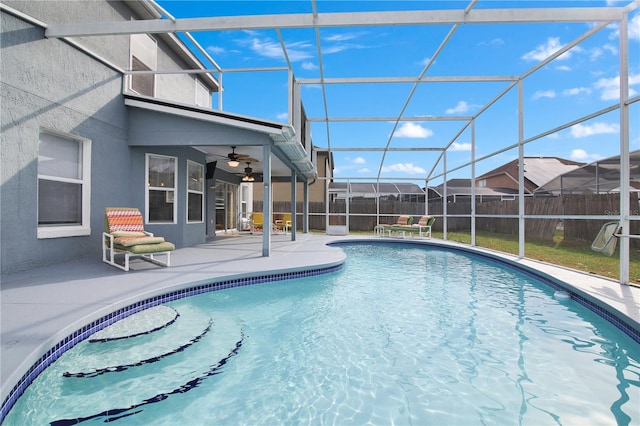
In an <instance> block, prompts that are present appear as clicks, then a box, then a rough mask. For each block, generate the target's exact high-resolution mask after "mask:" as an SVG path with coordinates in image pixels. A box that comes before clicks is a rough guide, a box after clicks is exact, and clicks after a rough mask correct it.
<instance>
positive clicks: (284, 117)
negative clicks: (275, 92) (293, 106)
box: [276, 112, 289, 121]
mask: <svg viewBox="0 0 640 426" xmlns="http://www.w3.org/2000/svg"><path fill="white" fill-rule="evenodd" d="M276 117H277V118H278V120H282V121H286V120H287V118H289V113H288V112H281V113H279V114H278V115H277V116H276Z"/></svg>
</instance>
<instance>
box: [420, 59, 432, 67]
mask: <svg viewBox="0 0 640 426" xmlns="http://www.w3.org/2000/svg"><path fill="white" fill-rule="evenodd" d="M429 61H431V58H424V59H423V60H422V62H420V65H422V66H423V67H426V66H427V64H428V63H429Z"/></svg>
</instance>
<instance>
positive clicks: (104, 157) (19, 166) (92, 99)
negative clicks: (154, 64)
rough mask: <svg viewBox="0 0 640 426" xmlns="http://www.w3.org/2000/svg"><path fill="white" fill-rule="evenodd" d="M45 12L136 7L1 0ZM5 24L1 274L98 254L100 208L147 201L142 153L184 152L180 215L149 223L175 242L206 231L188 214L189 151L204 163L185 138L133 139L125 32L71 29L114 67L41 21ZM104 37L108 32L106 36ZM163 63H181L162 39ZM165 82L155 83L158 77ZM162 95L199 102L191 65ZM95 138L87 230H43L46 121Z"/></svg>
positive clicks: (85, 18) (98, 12) (107, 16)
mask: <svg viewBox="0 0 640 426" xmlns="http://www.w3.org/2000/svg"><path fill="white" fill-rule="evenodd" d="M4 3H5V4H6V5H8V6H10V7H13V8H15V9H18V10H20V11H21V12H23V13H25V14H27V15H29V16H32V17H34V18H37V19H40V20H42V21H44V22H45V23H47V22H68V21H75V22H91V21H107V20H123V19H126V20H129V19H130V18H131V17H132V16H134V12H133V11H131V10H128V8H127V6H126V5H125V4H124V3H122V2H106V1H104V2H102V1H92V2H66V1H65V2H52V1H47V2H31V1H29V2H11V1H10V2H4ZM0 19H1V21H0V26H1V31H2V33H1V34H0V40H1V48H2V50H1V59H2V67H1V71H0V94H1V102H0V113H1V121H2V135H1V137H2V145H1V154H2V155H1V179H2V180H1V187H0V215H1V219H2V221H1V225H2V227H1V232H0V236H1V239H2V244H0V251H1V253H0V266H1V270H2V273H3V274H6V273H12V272H17V271H22V270H28V269H32V268H36V267H40V266H45V265H48V264H54V263H60V262H64V261H68V260H71V259H75V258H79V257H84V256H91V257H99V256H100V252H101V233H102V231H103V228H104V208H105V207H108V206H131V207H138V208H139V209H140V210H141V211H143V212H144V209H145V201H144V196H145V188H146V185H145V182H144V180H145V178H144V173H145V153H146V152H150V153H156V154H165V155H172V156H175V157H178V174H177V179H178V187H177V188H178V191H177V197H178V202H179V203H180V204H179V207H178V217H177V223H176V224H175V225H155V226H149V228H150V230H151V231H152V232H153V231H155V232H157V233H158V234H161V235H163V236H166V238H167V239H168V240H170V241H172V242H174V243H175V244H176V246H177V247H183V246H186V245H193V244H196V243H198V242H202V241H204V238H205V232H206V231H205V230H204V228H205V224H204V223H199V224H187V223H186V219H185V216H186V207H185V202H186V189H185V188H186V161H187V159H191V160H193V161H196V162H198V163H200V164H203V165H204V164H205V163H206V161H205V156H204V154H202V153H201V152H199V151H197V150H194V149H191V148H189V147H182V148H177V147H163V148H161V149H152V148H151V147H146V148H133V147H130V146H129V139H128V137H129V136H128V126H129V120H130V117H129V114H130V111H129V110H128V107H126V106H125V104H124V98H123V96H122V89H123V79H124V76H123V75H122V74H121V73H120V72H119V71H118V70H117V69H114V68H117V67H122V69H127V68H128V66H129V65H128V64H129V55H130V42H129V37H128V36H120V37H97V38H81V39H75V41H78V42H79V43H80V44H82V46H83V47H86V48H88V49H90V50H91V52H92V53H95V54H98V55H99V56H100V57H102V58H104V59H105V60H107V61H111V62H112V63H113V64H114V65H115V67H113V68H112V67H110V66H109V65H105V64H104V63H102V62H101V61H98V60H96V59H94V58H93V57H92V56H90V55H89V54H87V53H85V52H83V51H82V50H79V49H77V48H76V47H74V46H72V45H70V44H68V43H66V42H65V41H63V40H58V39H47V38H45V37H44V32H45V30H44V29H43V28H42V27H40V26H38V25H35V24H32V23H29V22H27V21H26V20H23V19H21V18H19V17H15V16H13V15H12V14H10V13H7V12H5V11H2V12H0ZM105 40H109V42H108V43H105ZM158 46H159V49H158V53H157V54H158V64H159V66H167V67H172V68H180V67H184V61H182V60H181V59H180V58H179V57H178V55H177V54H175V53H174V52H173V51H172V50H171V49H170V48H168V47H166V46H164V45H163V42H162V40H159V44H158ZM158 84H160V82H159V83H157V85H158ZM161 84H162V85H165V86H167V85H168V86H167V87H165V88H163V91H162V93H163V94H164V95H165V96H166V97H170V96H172V95H176V96H177V94H187V93H188V94H190V95H191V98H189V96H186V95H181V96H179V97H178V98H179V99H177V100H178V101H181V102H189V103H191V104H194V103H195V99H194V96H195V87H194V85H195V82H194V76H193V75H182V76H178V77H176V76H174V77H171V78H167V79H164V80H163V81H162V82H161ZM43 129H45V130H52V131H56V132H63V133H66V134H70V135H75V136H78V137H82V138H86V139H89V140H91V195H90V198H91V202H90V206H91V207H90V228H91V233H90V235H88V236H75V237H62V238H47V239H42V238H41V239H38V235H37V229H38V205H37V203H38V178H37V176H38V145H39V133H40V131H41V130H43Z"/></svg>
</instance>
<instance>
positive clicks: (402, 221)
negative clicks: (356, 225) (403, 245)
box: [374, 215, 413, 236]
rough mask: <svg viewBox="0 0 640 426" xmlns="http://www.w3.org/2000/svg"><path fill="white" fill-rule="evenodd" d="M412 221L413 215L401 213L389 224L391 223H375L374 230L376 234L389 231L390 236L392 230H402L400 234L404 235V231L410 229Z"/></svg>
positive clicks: (382, 234)
mask: <svg viewBox="0 0 640 426" xmlns="http://www.w3.org/2000/svg"><path fill="white" fill-rule="evenodd" d="M412 223H413V216H410V215H402V216H399V217H398V219H397V220H396V223H394V224H391V225H386V224H382V223H381V224H380V225H376V227H375V228H374V232H375V233H376V234H377V235H381V236H384V233H385V232H388V233H389V236H391V233H392V232H402V235H403V236H404V232H405V231H406V230H407V229H409V230H410V229H411V224H412Z"/></svg>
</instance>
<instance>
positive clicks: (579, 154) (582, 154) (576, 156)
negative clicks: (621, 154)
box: [569, 149, 602, 163]
mask: <svg viewBox="0 0 640 426" xmlns="http://www.w3.org/2000/svg"><path fill="white" fill-rule="evenodd" d="M569 158H570V159H571V160H573V161H580V162H582V163H590V162H592V161H596V160H599V159H600V158H602V156H601V155H599V154H589V153H587V151H585V150H584V149H574V150H572V151H571V154H570V155H569Z"/></svg>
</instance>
